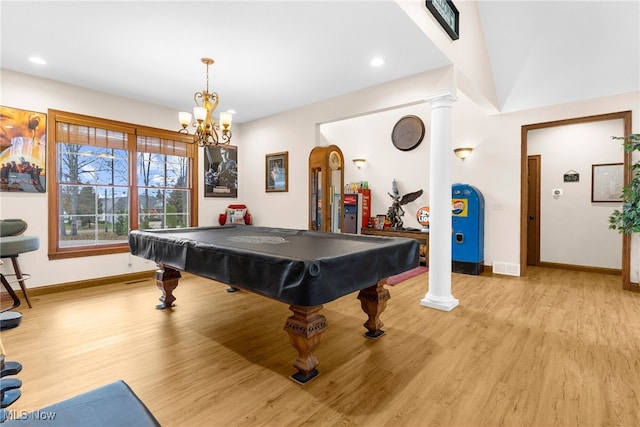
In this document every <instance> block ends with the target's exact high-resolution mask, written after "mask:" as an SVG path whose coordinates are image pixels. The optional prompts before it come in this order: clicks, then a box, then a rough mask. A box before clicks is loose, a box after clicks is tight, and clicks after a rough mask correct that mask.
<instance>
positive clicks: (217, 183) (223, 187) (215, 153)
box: [204, 145, 238, 197]
mask: <svg viewBox="0 0 640 427" xmlns="http://www.w3.org/2000/svg"><path fill="white" fill-rule="evenodd" d="M204 154H205V157H204V197H238V147H234V146H232V145H216V146H215V147H204Z"/></svg>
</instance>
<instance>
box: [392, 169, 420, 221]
mask: <svg viewBox="0 0 640 427" xmlns="http://www.w3.org/2000/svg"><path fill="white" fill-rule="evenodd" d="M391 191H392V192H393V194H391V193H387V194H388V195H389V196H390V197H391V199H392V200H393V203H392V204H391V206H389V210H388V211H387V217H388V218H389V222H390V223H391V228H393V229H396V230H402V226H403V225H404V223H403V222H402V217H403V216H404V209H402V206H403V205H406V204H407V203H409V202H413V201H414V200H416V199H417V198H418V197H420V196H422V190H418V191H414V192H413V193H407V194H405V195H404V196H402V197H400V196H399V193H398V186H397V185H396V180H395V179H394V180H393V182H392V183H391Z"/></svg>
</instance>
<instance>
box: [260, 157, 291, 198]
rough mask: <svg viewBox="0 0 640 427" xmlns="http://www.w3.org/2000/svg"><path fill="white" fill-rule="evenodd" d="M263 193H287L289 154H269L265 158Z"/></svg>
mask: <svg viewBox="0 0 640 427" xmlns="http://www.w3.org/2000/svg"><path fill="white" fill-rule="evenodd" d="M264 182H265V191H266V192H267V193H270V192H286V191H289V152H288V151H283V152H281V153H271V154H267V155H266V156H265V180H264Z"/></svg>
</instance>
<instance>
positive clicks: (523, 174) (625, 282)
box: [520, 111, 640, 290]
mask: <svg viewBox="0 0 640 427" xmlns="http://www.w3.org/2000/svg"><path fill="white" fill-rule="evenodd" d="M620 119H622V121H623V127H624V136H625V137H626V136H628V135H631V111H620V112H617V113H608V114H598V115H594V116H586V117H577V118H573V119H565V120H555V121H551V122H542V123H534V124H529V125H523V126H522V127H521V129H520V144H521V145H520V275H521V276H525V275H526V273H527V215H528V214H527V203H528V196H529V188H528V183H527V167H528V153H527V135H528V132H529V131H530V130H535V129H544V128H550V127H556V126H566V125H573V124H580V123H589V122H600V121H607V120H620ZM631 175H632V174H631V153H628V152H625V153H624V185H627V184H629V183H630V182H631ZM622 288H623V289H625V290H639V289H640V287H639V286H638V284H637V283H631V235H630V234H623V235H622Z"/></svg>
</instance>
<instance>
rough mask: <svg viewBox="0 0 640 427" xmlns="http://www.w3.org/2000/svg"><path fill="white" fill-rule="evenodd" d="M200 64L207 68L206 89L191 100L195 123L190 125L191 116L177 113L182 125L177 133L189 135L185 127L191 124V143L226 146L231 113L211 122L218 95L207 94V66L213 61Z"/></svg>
mask: <svg viewBox="0 0 640 427" xmlns="http://www.w3.org/2000/svg"><path fill="white" fill-rule="evenodd" d="M201 61H202V63H203V64H205V65H206V66H207V88H206V89H205V90H203V91H202V92H196V93H195V94H194V95H193V100H194V101H195V103H196V106H195V107H193V117H194V118H195V121H194V122H193V124H191V114H190V113H187V112H185V111H181V112H179V113H178V119H179V120H180V124H181V125H182V129H180V130H179V131H178V132H179V133H184V134H187V135H188V134H189V130H188V129H187V127H188V126H189V124H191V125H192V126H193V127H195V132H194V133H193V143H194V144H197V145H198V147H205V146H213V147H215V146H217V145H220V144H224V145H227V144H229V143H230V142H231V113H229V112H221V113H220V121H219V122H218V121H215V120H213V117H212V116H213V112H214V111H215V110H216V107H217V106H218V94H217V93H215V92H213V93H210V92H209V65H211V64H213V62H214V61H213V59H211V58H202V59H201Z"/></svg>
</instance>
